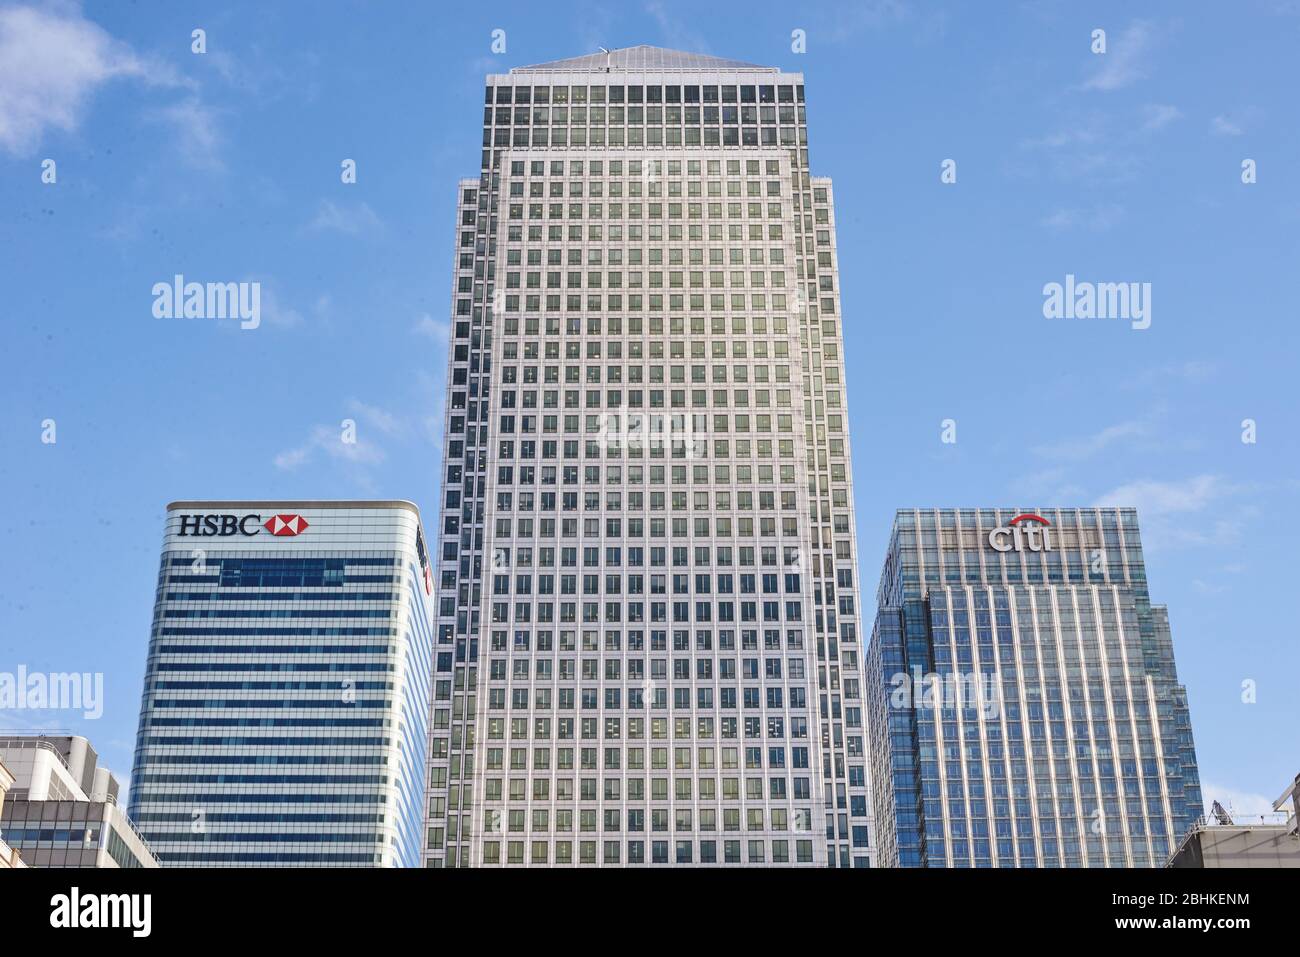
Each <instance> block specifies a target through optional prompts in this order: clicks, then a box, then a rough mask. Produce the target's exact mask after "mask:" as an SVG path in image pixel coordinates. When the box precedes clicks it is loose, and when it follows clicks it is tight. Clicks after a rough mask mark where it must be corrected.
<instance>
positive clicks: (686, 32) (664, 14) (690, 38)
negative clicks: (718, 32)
mask: <svg viewBox="0 0 1300 957" xmlns="http://www.w3.org/2000/svg"><path fill="white" fill-rule="evenodd" d="M645 11H646V13H648V14H649V15H650V16H651V17H652V18H653V19H654V21H655V23H657V24H658V25H659V32H660V33H662V34H663V37H664V42H665V43H666V44H667V45H668V46H670V47H672V48H673V49H674V50H687V51H689V52H691V53H708V52H709V44H708V42H707V41H706V40H705V39H704V36H703V34H701V33H699V32H697V31H695V30H693V29H691V28H690V26H689V25H688V22H687V21H686V20H683V19H681V18H679V17H674V16H673V15H672V14H670V13H669V12H668V11H667V10H666V9H664V5H663V4H662V3H660V2H658V0H652V2H650V3H647V4H646V5H645Z"/></svg>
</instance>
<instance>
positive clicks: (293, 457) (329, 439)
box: [272, 425, 385, 472]
mask: <svg viewBox="0 0 1300 957" xmlns="http://www.w3.org/2000/svg"><path fill="white" fill-rule="evenodd" d="M317 452H324V453H325V454H326V455H328V456H329V457H330V458H332V459H336V460H339V461H343V462H350V463H352V464H354V465H378V464H379V463H380V462H382V461H383V460H384V458H385V454H384V450H383V449H381V448H379V446H377V445H375V444H374V443H373V442H370V441H369V440H367V439H366V438H365V437H364V436H363V435H361V430H358V434H357V435H356V437H355V441H352V442H345V441H344V435H343V429H342V427H341V426H329V425H317V426H314V427H313V428H312V430H311V433H310V434H309V435H308V436H307V439H306V441H305V442H303V443H302V444H301V445H298V446H295V447H293V448H290V449H285V450H284V451H283V452H280V453H279V454H278V455H276V456H275V458H274V459H273V460H272V461H273V462H274V464H275V467H276V468H277V469H280V470H281V471H284V472H292V471H293V470H295V469H297V468H300V467H301V466H303V465H306V464H307V463H308V462H310V461H312V460H313V459H314V458H315V455H316V453H317Z"/></svg>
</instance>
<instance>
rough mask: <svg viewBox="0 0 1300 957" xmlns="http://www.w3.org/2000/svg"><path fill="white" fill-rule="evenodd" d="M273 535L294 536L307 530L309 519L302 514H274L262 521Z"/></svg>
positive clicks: (263, 525) (264, 526)
mask: <svg viewBox="0 0 1300 957" xmlns="http://www.w3.org/2000/svg"><path fill="white" fill-rule="evenodd" d="M262 527H263V528H265V529H266V530H267V531H268V532H270V533H271V534H272V535H287V536H290V537H292V536H294V535H297V534H299V533H300V532H303V531H306V529H307V519H305V518H303V517H302V516H301V515H272V516H271V517H270V518H268V519H267V520H266V521H265V522H263V523H262Z"/></svg>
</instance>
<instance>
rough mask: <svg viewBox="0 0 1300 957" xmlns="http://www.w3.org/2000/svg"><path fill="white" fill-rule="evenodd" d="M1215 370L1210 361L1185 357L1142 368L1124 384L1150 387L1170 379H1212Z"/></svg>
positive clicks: (1194, 381) (1192, 381)
mask: <svg viewBox="0 0 1300 957" xmlns="http://www.w3.org/2000/svg"><path fill="white" fill-rule="evenodd" d="M1215 372H1216V367H1215V365H1214V363H1212V362H1205V361H1202V360H1199V359H1187V360H1184V361H1181V362H1166V363H1164V364H1163V365H1158V366H1152V367H1150V368H1147V369H1144V370H1143V371H1142V372H1141V373H1139V374H1138V375H1137V376H1135V377H1133V378H1132V379H1130V380H1129V381H1128V382H1126V383H1124V385H1125V387H1127V388H1150V387H1152V386H1156V385H1160V384H1161V383H1163V382H1167V381H1170V380H1173V381H1182V382H1190V383H1199V382H1206V381H1208V380H1209V379H1212V378H1213V377H1214V374H1215Z"/></svg>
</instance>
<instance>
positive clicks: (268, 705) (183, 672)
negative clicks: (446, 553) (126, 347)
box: [131, 502, 433, 867]
mask: <svg viewBox="0 0 1300 957" xmlns="http://www.w3.org/2000/svg"><path fill="white" fill-rule="evenodd" d="M430 572H431V569H430V568H429V566H428V561H427V553H426V550H425V545H424V536H423V533H422V531H421V528H420V516H419V512H418V511H417V510H416V507H415V506H414V505H412V504H411V503H409V502H173V503H172V504H171V505H169V506H167V530H166V535H165V538H164V541H163V554H162V565H161V568H160V569H159V573H158V595H157V601H156V604H155V606H154V623H153V631H152V635H151V637H150V641H149V658H148V662H147V663H146V666H145V679H144V695H143V700H142V702H141V707H140V729H139V733H138V735H137V737H136V750H135V768H134V771H133V777H132V783H131V819H132V820H133V821H135V822H136V824H137V826H138V827H139V828H140V831H141V832H142V833H143V834H144V835H145V837H146V838H147V839H148V841H149V843H150V845H151V846H152V848H153V850H154V852H155V853H156V854H157V856H158V859H159V860H160V861H161V862H162V864H163V865H164V866H166V865H179V866H189V867H223V866H226V867H269V866H283V867H313V866H319V867H367V866H386V867H412V866H418V864H419V861H420V846H421V843H422V841H421V836H422V835H421V830H422V825H423V820H424V810H423V808H424V797H425V795H424V780H425V757H426V755H425V741H426V738H427V733H428V715H429V688H430V676H431V674H432V671H433V662H432V659H431V655H432V646H433V633H432V628H431V616H430V613H429V609H428V606H427V604H426V602H427V601H428V600H429V599H428V598H427V596H428V595H430V594H431V592H432V575H431V574H430Z"/></svg>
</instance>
